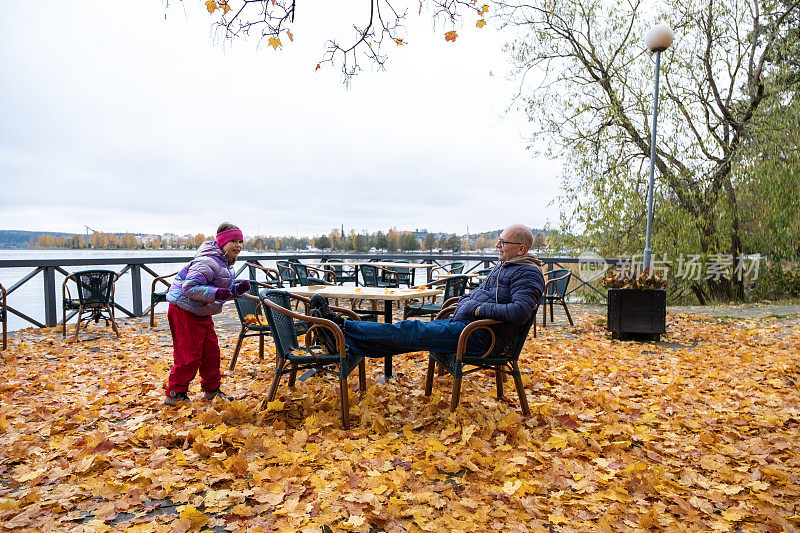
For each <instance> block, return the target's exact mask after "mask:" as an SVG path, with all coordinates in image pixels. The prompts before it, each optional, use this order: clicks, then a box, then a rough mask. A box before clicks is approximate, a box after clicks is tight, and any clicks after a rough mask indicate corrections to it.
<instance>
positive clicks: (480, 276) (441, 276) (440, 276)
mask: <svg viewBox="0 0 800 533" xmlns="http://www.w3.org/2000/svg"><path fill="white" fill-rule="evenodd" d="M453 276H467V277H468V278H469V279H486V276H485V275H484V274H478V273H477V272H467V273H466V274H434V275H433V277H434V278H436V279H447V278H452V277H453Z"/></svg>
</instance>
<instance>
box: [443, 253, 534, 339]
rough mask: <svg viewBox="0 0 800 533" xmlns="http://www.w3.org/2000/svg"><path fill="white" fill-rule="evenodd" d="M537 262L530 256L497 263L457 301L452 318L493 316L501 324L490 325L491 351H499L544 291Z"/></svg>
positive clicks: (468, 321)
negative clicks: (482, 279) (492, 332)
mask: <svg viewBox="0 0 800 533" xmlns="http://www.w3.org/2000/svg"><path fill="white" fill-rule="evenodd" d="M541 264H542V262H541V261H539V260H538V259H537V258H536V257H534V256H532V255H522V256H518V257H515V258H513V259H510V260H508V261H505V262H503V263H500V264H499V265H497V266H496V267H495V268H494V270H492V272H491V274H489V276H488V277H487V278H486V279H485V280H484V282H483V283H481V285H480V286H479V287H478V288H477V289H473V290H472V291H471V292H470V293H469V294H467V295H466V296H463V297H462V298H461V299H460V300H459V301H458V307H456V311H455V313H454V314H453V320H458V321H460V322H465V323H470V322H473V321H475V320H479V319H482V318H493V319H495V320H500V321H502V322H503V324H497V325H495V326H493V327H492V329H493V330H494V334H495V338H496V341H495V342H496V344H497V348H495V352H499V351H501V350H502V349H504V348H505V347H506V346H508V344H509V343H510V341H511V340H512V338H513V337H514V334H515V333H516V331H517V329H518V328H519V326H521V325H522V324H524V323H525V322H526V321H527V320H528V319H529V318H530V317H531V314H532V313H533V310H534V309H536V306H537V305H539V300H540V299H541V297H542V291H543V290H544V276H542V271H541V270H540V269H539V266H540V265H541ZM476 309H478V313H477V314H476V313H475V310H476ZM498 348H499V349H498Z"/></svg>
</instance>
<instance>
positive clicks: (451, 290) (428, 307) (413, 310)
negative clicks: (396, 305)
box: [403, 276, 468, 320]
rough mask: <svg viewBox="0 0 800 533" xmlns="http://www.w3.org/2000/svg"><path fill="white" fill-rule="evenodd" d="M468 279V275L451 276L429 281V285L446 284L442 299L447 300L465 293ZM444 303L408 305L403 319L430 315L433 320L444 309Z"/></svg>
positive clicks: (404, 310)
mask: <svg viewBox="0 0 800 533" xmlns="http://www.w3.org/2000/svg"><path fill="white" fill-rule="evenodd" d="M467 281H468V278H467V276H452V277H450V278H446V279H442V280H439V281H434V282H433V283H429V284H428V287H431V288H433V287H435V286H436V285H442V284H444V294H443V295H442V301H443V302H447V301H448V300H450V299H451V298H455V297H459V296H463V295H464V292H466V290H467ZM443 305H444V304H442V305H437V304H436V303H425V302H424V301H423V302H421V303H420V304H419V305H407V306H405V308H404V309H403V319H406V318H409V317H413V316H429V317H430V318H431V320H432V319H433V317H434V316H435V315H437V314H438V313H439V312H440V311H441V310H442V307H443Z"/></svg>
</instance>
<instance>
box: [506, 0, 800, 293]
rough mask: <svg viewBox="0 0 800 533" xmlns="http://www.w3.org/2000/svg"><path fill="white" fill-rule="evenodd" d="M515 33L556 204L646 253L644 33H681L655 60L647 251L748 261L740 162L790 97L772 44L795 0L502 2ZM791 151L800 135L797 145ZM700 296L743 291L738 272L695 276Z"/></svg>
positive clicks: (600, 240)
mask: <svg viewBox="0 0 800 533" xmlns="http://www.w3.org/2000/svg"><path fill="white" fill-rule="evenodd" d="M499 5H500V6H501V7H500V10H499V11H500V14H499V16H500V17H501V18H503V20H504V21H505V23H506V24H507V25H508V26H511V27H515V28H517V29H519V30H520V31H522V32H523V33H522V34H521V36H520V37H519V38H518V39H516V40H515V41H514V42H513V44H511V45H510V46H509V47H508V50H509V52H510V54H511V56H512V58H513V59H514V61H515V63H516V65H517V67H518V68H519V72H520V73H528V72H530V71H531V70H536V71H538V72H540V73H542V75H543V81H542V82H541V83H539V84H538V85H537V86H536V88H535V89H534V90H530V91H528V92H526V93H525V95H524V104H525V108H526V110H527V112H528V115H529V119H530V120H531V122H532V123H533V124H534V125H535V128H536V129H537V131H538V132H541V133H544V134H546V136H547V138H548V139H549V140H550V144H549V148H548V150H549V153H550V154H551V155H553V156H559V157H561V159H562V161H564V179H563V188H564V194H563V196H562V206H563V207H564V208H566V209H568V210H570V212H571V213H572V215H573V216H572V217H571V218H570V219H568V221H567V222H568V225H567V227H569V226H572V229H573V230H575V229H578V230H585V231H586V233H587V235H589V236H590V237H591V238H592V240H593V242H594V243H595V245H596V246H597V247H598V248H599V249H600V250H601V253H604V254H608V255H615V254H620V253H623V252H631V251H636V250H641V249H642V248H643V240H644V239H643V234H644V229H645V213H646V209H645V201H646V194H647V182H648V178H649V176H648V162H649V157H650V139H651V131H650V124H651V120H650V119H651V111H652V104H653V96H652V86H653V77H654V63H653V58H652V56H651V54H650V53H649V52H648V51H647V50H646V49H645V47H644V45H643V43H642V41H641V36H642V35H643V34H644V33H645V31H646V30H647V29H648V28H649V27H650V26H651V25H652V24H654V23H655V22H657V21H665V22H667V23H668V24H669V25H671V26H672V27H673V28H674V29H675V32H676V39H675V43H674V44H673V45H672V46H671V47H670V48H669V49H668V50H666V51H665V52H664V53H663V54H662V85H661V86H662V89H661V100H660V103H659V106H660V110H659V117H658V120H659V137H658V140H657V147H656V148H657V151H656V158H655V164H656V168H657V185H656V191H655V197H656V213H655V224H654V235H653V242H654V244H653V249H654V251H655V250H661V251H667V252H672V253H673V254H677V253H678V252H679V251H683V252H687V251H688V252H694V253H700V254H702V256H703V257H707V256H709V255H711V254H720V253H725V254H727V255H729V256H730V262H731V265H730V266H731V267H733V266H735V264H736V263H737V262H738V261H739V259H740V257H741V256H742V252H743V248H742V235H741V220H742V214H741V202H740V198H739V193H740V192H741V191H740V183H739V182H738V181H737V179H736V176H737V172H739V170H740V167H739V165H740V164H741V157H742V154H743V150H744V147H745V146H746V144H747V141H748V139H749V138H750V137H751V136H753V135H754V128H755V126H756V125H757V124H758V122H759V121H760V120H762V119H763V118H764V117H765V116H768V115H770V114H771V113H774V112H775V111H776V108H775V107H772V106H769V105H767V104H768V103H769V102H770V101H776V100H781V99H786V98H788V97H789V95H790V93H791V91H792V90H793V87H794V88H795V89H796V85H793V83H794V82H793V81H792V80H791V78H789V79H785V78H781V77H779V76H776V75H775V74H776V73H777V72H779V71H781V70H782V69H783V68H784V67H783V66H782V65H781V64H780V63H778V62H777V61H775V60H774V58H775V56H776V54H775V50H776V46H777V44H778V43H781V42H783V41H784V40H785V38H786V37H787V33H788V32H789V23H790V21H792V20H795V19H796V16H797V12H798V9H800V2H799V1H797V0H790V1H786V0H783V1H777V0H728V1H726V2H721V1H718V0H704V1H702V2H700V1H699V0H689V1H686V0H666V1H665V2H664V3H663V4H662V5H661V9H662V11H659V12H654V11H653V8H652V7H651V4H647V3H645V2H643V0H632V1H631V2H627V3H610V4H607V3H600V2H597V1H594V0H566V1H563V2H553V1H551V0H533V1H531V2H526V3H524V4H523V3H521V2H499ZM794 139H795V143H794V144H796V139H797V137H794ZM691 289H692V291H693V292H694V294H695V295H696V296H697V298H698V299H699V300H700V301H701V302H705V301H707V300H708V299H709V298H712V299H717V300H725V299H728V298H731V297H735V298H742V297H743V295H744V294H743V282H742V279H741V278H738V279H736V278H735V279H734V282H733V283H731V281H730V280H729V279H726V278H724V277H723V278H721V279H713V278H708V279H706V280H704V283H701V282H700V281H693V282H692V283H691Z"/></svg>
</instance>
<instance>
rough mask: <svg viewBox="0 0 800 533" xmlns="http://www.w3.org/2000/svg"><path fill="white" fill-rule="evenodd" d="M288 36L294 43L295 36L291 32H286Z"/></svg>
mask: <svg viewBox="0 0 800 533" xmlns="http://www.w3.org/2000/svg"><path fill="white" fill-rule="evenodd" d="M286 36H287V37H289V40H290V41H292V42H294V35H292V32H290V31H289V30H286Z"/></svg>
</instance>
